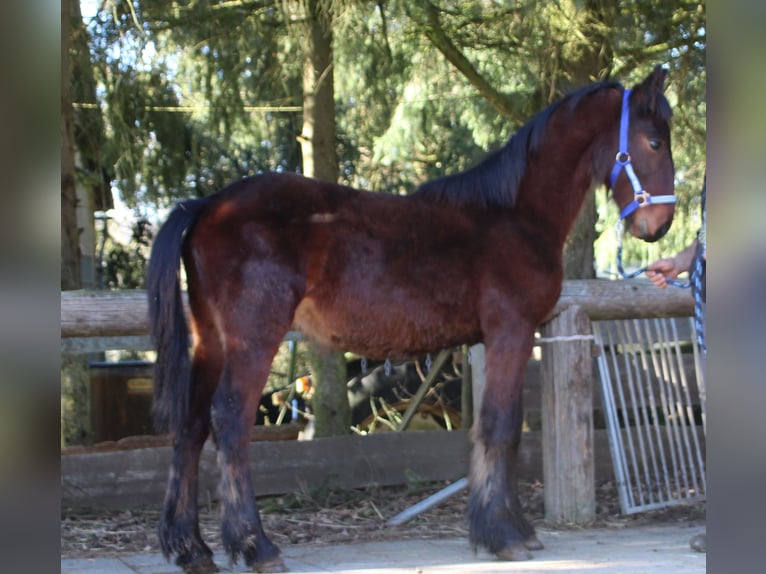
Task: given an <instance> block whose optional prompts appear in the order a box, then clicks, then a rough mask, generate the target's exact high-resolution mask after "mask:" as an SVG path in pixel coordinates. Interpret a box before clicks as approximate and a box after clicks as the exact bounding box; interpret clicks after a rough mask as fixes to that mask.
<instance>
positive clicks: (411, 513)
mask: <svg viewBox="0 0 766 574" xmlns="http://www.w3.org/2000/svg"><path fill="white" fill-rule="evenodd" d="M467 486H468V478H466V477H464V478H461V479H460V480H456V481H455V482H453V483H452V484H450V485H449V486H447V487H445V488H442V489H441V490H440V491H439V492H437V493H435V494H432V495H431V496H429V497H427V498H424V499H423V500H421V501H420V502H418V503H417V504H413V505H412V506H410V507H409V508H407V509H406V510H403V511H402V512H400V513H399V514H397V515H396V516H392V517H391V518H389V519H388V520H387V521H386V526H399V525H400V524H404V523H405V522H407V521H408V520H412V519H413V518H415V517H416V516H417V515H418V514H421V513H422V512H425V511H426V510H428V509H429V508H431V507H433V506H436V505H437V504H439V503H440V502H443V501H445V500H447V499H448V498H451V497H452V496H454V495H456V494H457V493H458V492H460V491H461V490H463V489H464V488H466V487H467Z"/></svg>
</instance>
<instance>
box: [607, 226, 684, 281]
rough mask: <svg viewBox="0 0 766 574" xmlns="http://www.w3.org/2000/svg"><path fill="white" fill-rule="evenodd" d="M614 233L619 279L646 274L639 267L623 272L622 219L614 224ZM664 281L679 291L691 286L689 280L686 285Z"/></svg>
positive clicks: (642, 268) (667, 279) (645, 268)
mask: <svg viewBox="0 0 766 574" xmlns="http://www.w3.org/2000/svg"><path fill="white" fill-rule="evenodd" d="M614 232H615V233H616V234H617V272H618V273H619V274H620V277H622V278H623V279H634V278H635V277H638V276H639V275H641V273H646V271H647V269H648V267H641V268H639V269H636V270H635V271H633V272H632V273H626V272H625V269H624V268H623V266H622V219H620V220H618V221H617V223H615V225H614ZM665 281H667V282H668V285H672V286H673V287H678V288H679V289H688V288H689V287H691V286H692V283H691V279H690V280H689V281H688V282H687V283H682V282H681V281H678V280H676V279H670V278H669V277H665Z"/></svg>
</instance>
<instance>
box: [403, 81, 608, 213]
mask: <svg viewBox="0 0 766 574" xmlns="http://www.w3.org/2000/svg"><path fill="white" fill-rule="evenodd" d="M609 88H622V86H621V85H620V84H619V83H617V82H599V83H596V84H591V85H589V86H586V87H584V88H581V89H579V90H577V91H575V92H573V93H571V94H569V95H568V96H565V97H564V98H562V99H560V100H557V101H556V102H554V103H552V104H551V105H549V106H548V107H547V108H545V109H544V110H542V111H540V112H538V113H537V114H536V115H535V116H533V117H532V119H531V120H530V121H529V122H527V123H526V124H525V125H524V126H523V127H522V128H521V129H519V130H518V131H517V132H516V133H514V134H513V135H512V136H511V139H510V140H509V141H508V143H507V144H506V145H505V146H503V147H502V148H500V149H499V150H497V151H495V152H492V153H491V154H490V155H488V156H487V157H486V158H485V159H484V160H483V161H481V162H480V163H478V164H477V165H475V166H474V167H472V168H469V169H467V170H466V171H463V172H460V173H456V174H454V175H448V176H444V177H440V178H437V179H434V180H431V181H427V182H426V183H424V184H422V185H421V186H420V187H419V188H418V189H417V190H416V191H415V193H414V194H413V195H415V196H419V197H424V198H428V199H431V200H433V201H440V202H445V203H448V204H451V205H454V206H456V207H467V206H471V205H474V206H477V207H479V208H484V209H486V208H491V207H496V208H502V209H507V208H510V207H513V205H514V203H515V202H516V196H517V195H518V192H519V186H520V184H521V180H522V178H523V176H524V172H525V170H526V168H527V157H529V156H530V155H534V154H535V153H536V152H537V151H538V149H539V147H540V144H541V142H542V139H543V135H544V134H545V128H546V127H547V125H548V122H549V121H550V118H551V116H552V115H553V114H554V113H555V112H556V110H558V109H559V108H561V107H562V106H566V108H567V109H568V110H569V111H570V112H571V111H573V110H574V109H575V108H576V107H577V105H578V104H579V103H580V101H581V100H582V99H583V98H585V97H587V96H589V95H591V94H593V93H595V92H599V91H601V90H605V89H609Z"/></svg>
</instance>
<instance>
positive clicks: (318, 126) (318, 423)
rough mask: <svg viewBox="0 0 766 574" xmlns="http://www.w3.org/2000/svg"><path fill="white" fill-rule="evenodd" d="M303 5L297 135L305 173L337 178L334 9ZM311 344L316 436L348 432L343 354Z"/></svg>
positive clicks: (311, 1)
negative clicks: (300, 117)
mask: <svg viewBox="0 0 766 574" xmlns="http://www.w3.org/2000/svg"><path fill="white" fill-rule="evenodd" d="M299 4H300V7H299V9H300V11H299V13H298V16H297V22H296V24H294V26H295V29H296V30H297V31H298V36H299V37H300V38H301V45H302V48H303V129H302V130H301V135H300V138H299V140H300V143H301V151H302V152H303V172H304V174H305V175H307V176H308V177H315V178H317V179H321V180H325V181H331V182H336V181H338V158H337V155H336V152H335V98H334V93H335V92H334V87H333V86H334V80H333V78H334V73H333V50H332V38H333V34H332V11H331V9H329V8H328V7H325V9H324V10H321V7H320V2H319V0H301V1H300V2H299ZM308 346H309V349H310V351H309V357H310V364H311V370H312V376H313V379H314V388H315V392H314V401H313V406H314V433H315V436H317V437H323V436H335V435H340V434H346V433H350V432H351V409H350V407H349V404H348V397H347V393H346V378H347V377H346V360H345V357H344V356H343V354H342V353H336V352H331V351H328V350H326V349H324V348H322V347H321V346H319V345H317V344H315V343H313V342H309V343H308Z"/></svg>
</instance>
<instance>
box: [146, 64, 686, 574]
mask: <svg viewBox="0 0 766 574" xmlns="http://www.w3.org/2000/svg"><path fill="white" fill-rule="evenodd" d="M666 73H667V72H666V71H665V70H663V69H662V68H660V67H659V66H658V67H657V68H655V69H654V71H652V72H651V73H650V74H649V75H648V76H647V77H646V78H645V79H644V80H643V81H642V82H640V83H638V84H637V85H635V86H634V87H633V88H632V89H629V88H625V87H623V86H622V85H621V84H620V83H618V82H614V81H605V82H598V83H594V84H592V85H589V86H586V87H583V88H581V89H579V90H577V91H575V92H573V93H571V94H569V95H567V96H565V97H563V98H561V99H560V100H558V101H557V102H555V103H553V104H551V105H549V106H548V107H546V108H544V109H543V110H541V111H540V112H538V113H537V114H536V115H535V116H533V117H532V119H531V120H530V121H529V122H528V123H527V124H526V125H524V126H523V127H521V128H520V129H519V130H518V131H517V132H516V133H515V134H514V135H512V136H511V138H510V139H509V140H508V142H507V143H506V144H505V145H504V146H503V147H502V148H500V149H498V150H497V151H495V152H494V153H491V154H489V155H488V156H487V157H486V158H485V159H484V160H482V161H481V162H480V163H478V164H477V165H475V166H474V167H471V168H469V169H467V170H465V171H463V172H460V173H456V174H453V175H448V176H445V177H442V178H439V179H435V180H432V181H429V182H426V183H424V184H423V185H421V186H420V187H419V188H417V189H416V190H415V191H414V192H413V193H411V194H409V195H406V196H398V195H393V194H386V193H373V192H369V191H364V190H357V189H354V188H351V187H347V186H343V185H338V184H335V183H330V182H326V181H318V180H315V179H310V178H306V177H303V176H301V175H298V174H291V173H281V174H276V173H264V174H259V175H256V176H253V177H247V178H244V179H242V180H240V181H237V182H235V183H232V184H230V185H228V186H227V187H225V188H224V189H222V190H220V191H219V192H217V193H215V194H213V195H210V196H207V197H204V198H198V199H190V200H185V201H183V202H181V203H179V204H178V205H177V206H176V207H175V209H174V210H173V211H172V212H171V213H170V214H169V216H168V218H167V220H166V222H165V223H164V224H163V226H162V227H161V229H160V231H159V232H158V234H157V236H156V239H155V241H154V244H153V247H152V252H151V257H150V262H149V266H148V271H147V292H148V299H149V319H150V325H151V336H152V340H153V342H154V346H155V347H156V350H157V359H156V364H155V378H154V384H155V391H154V393H155V396H154V398H155V404H154V414H155V418H156V422H157V424H158V427H159V428H162V429H169V431H170V432H171V434H172V436H173V449H172V461H171V467H170V472H169V479H168V485H167V491H166V495H165V500H164V507H163V511H162V516H161V519H160V525H159V540H160V543H161V547H162V551H163V553H164V554H165V557H166V558H168V559H172V557H173V556H175V557H176V563H177V564H178V565H179V566H181V567H182V568H183V569H184V570H185V571H186V572H189V573H200V572H205V573H206V572H214V571H216V565H215V562H214V561H213V559H212V556H213V555H212V552H211V550H210V548H209V547H208V546H207V545H206V544H205V542H204V541H203V540H202V537H201V536H200V531H199V526H198V515H197V513H198V508H197V482H198V468H197V467H198V462H199V458H200V451H201V449H202V446H203V443H204V442H205V440H206V438H207V436H208V433H210V432H212V436H213V440H214V443H215V445H216V448H217V460H218V466H219V470H220V474H221V476H220V491H219V494H220V504H221V536H222V541H223V546H224V548H225V550H226V552H227V553H228V554H229V556H230V557H231V559H232V561H233V562H234V563H236V562H237V561H238V560H240V559H242V560H244V562H245V564H246V565H247V567H248V568H251V569H252V570H253V571H256V572H267V571H269V572H271V571H280V572H281V571H285V570H286V566H285V563H284V561H283V559H282V557H281V554H280V550H279V548H278V547H277V546H276V545H275V544H274V543H273V542H272V541H271V540H270V539H269V538H268V536H267V535H266V533H265V532H264V529H263V527H262V523H261V519H260V515H259V511H258V507H257V504H256V498H255V494H254V491H253V485H252V481H251V471H250V468H249V465H248V459H247V445H248V439H249V435H250V429H251V427H252V426H253V421H254V420H255V417H256V411H257V408H258V402H259V398H260V396H261V392H262V390H263V387H264V384H265V382H266V377H267V375H268V372H269V368H270V364H271V361H272V357H273V356H274V354H275V352H276V351H277V348H278V346H279V345H280V343H281V341H282V340H283V337H284V335H285V334H286V333H287V332H288V331H289V330H290V329H291V328H297V329H299V330H300V331H301V332H302V333H303V334H304V335H305V336H307V337H309V338H310V339H312V340H313V341H315V342H316V343H317V344H318V345H321V346H323V347H326V348H327V349H334V350H346V351H352V352H354V353H357V354H359V355H360V356H364V357H369V358H371V359H384V358H387V357H407V356H415V355H423V354H425V353H427V352H433V351H435V350H440V349H445V348H450V347H454V346H457V345H462V344H474V343H478V342H483V343H484V345H485V347H486V386H485V389H484V395H483V400H482V402H481V405H480V413H479V416H478V418H477V420H476V422H475V424H474V426H473V428H472V441H473V449H472V457H471V461H470V473H469V484H470V487H469V497H468V500H469V501H468V511H467V513H468V518H469V524H470V535H469V537H470V542H471V544H472V546H473V548H474V551H475V550H476V549H478V548H479V547H482V548H485V549H486V550H488V551H489V552H490V553H494V554H495V555H496V556H497V557H498V558H499V559H502V560H526V559H529V558H531V554H530V552H529V551H530V550H537V549H540V548H542V543H541V542H540V540H539V539H538V538H537V536H536V534H535V530H534V528H533V526H532V525H531V524H530V523H529V521H528V520H527V519H526V518H525V517H524V516H523V515H522V510H521V505H520V502H519V498H518V494H517V485H516V480H515V464H516V457H517V451H518V447H519V442H520V439H521V422H522V408H521V390H522V385H523V382H524V381H523V375H524V371H525V367H526V364H527V361H528V358H529V356H530V354H531V351H532V347H533V341H534V334H535V329H536V327H537V326H538V325H539V324H540V323H541V322H542V321H543V319H544V318H545V317H546V315H547V314H548V312H549V311H550V310H551V309H552V308H553V306H554V304H555V303H556V301H557V299H558V297H559V294H560V291H561V286H562V280H563V272H562V250H563V247H564V243H565V240H566V238H567V234H568V233H569V231H570V228H571V227H572V224H573V222H574V220H575V217H576V216H577V213H578V211H579V209H580V206H581V204H582V203H583V200H584V198H585V196H586V194H587V193H589V192H592V190H593V189H594V188H595V187H596V186H599V185H601V184H604V185H605V186H606V187H607V189H611V193H612V197H613V199H614V201H615V202H616V203H617V205H618V207H619V208H620V209H621V211H622V213H624V215H623V217H624V223H625V230H626V231H629V232H630V233H631V235H633V236H634V237H636V238H640V239H642V240H644V241H648V242H651V241H656V240H658V239H659V238H661V237H662V236H663V235H664V234H665V233H666V232H667V230H668V228H669V227H670V224H671V222H672V220H673V216H674V210H675V205H674V201H675V196H674V195H673V193H674V167H673V159H672V155H671V150H670V119H671V116H672V111H671V107H670V105H669V103H668V101H667V99H666V98H665V96H664V95H663V87H664V81H665V76H666ZM181 262H183V267H184V269H185V272H186V281H187V290H188V299H189V307H190V316H191V318H190V326H189V325H187V322H186V320H185V316H184V308H183V304H182V294H181V277H180V267H181ZM190 331H191V336H192V352H191V354H190V353H189V336H190Z"/></svg>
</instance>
